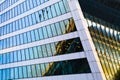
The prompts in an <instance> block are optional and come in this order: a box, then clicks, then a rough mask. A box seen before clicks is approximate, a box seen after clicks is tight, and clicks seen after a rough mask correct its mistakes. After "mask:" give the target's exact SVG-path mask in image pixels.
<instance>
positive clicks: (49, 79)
mask: <svg viewBox="0 0 120 80" xmlns="http://www.w3.org/2000/svg"><path fill="white" fill-rule="evenodd" d="M88 77H89V78H90V80H94V79H93V76H92V73H85V74H75V75H64V77H63V75H58V76H47V77H37V78H26V79H17V80H28V79H29V80H67V79H69V80H75V78H76V79H84V80H88Z"/></svg>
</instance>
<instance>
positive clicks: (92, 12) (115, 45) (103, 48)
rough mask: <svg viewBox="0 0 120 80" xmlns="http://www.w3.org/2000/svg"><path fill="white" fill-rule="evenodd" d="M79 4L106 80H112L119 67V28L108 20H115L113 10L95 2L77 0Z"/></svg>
mask: <svg viewBox="0 0 120 80" xmlns="http://www.w3.org/2000/svg"><path fill="white" fill-rule="evenodd" d="M79 2H80V5H81V8H82V10H83V14H84V17H85V18H86V21H87V24H88V29H89V31H90V34H91V37H92V40H93V42H94V45H95V48H96V51H97V53H98V56H99V59H100V62H101V65H102V68H103V71H104V74H105V76H106V79H107V80H112V78H113V76H114V74H115V73H116V72H117V70H118V69H119V67H120V27H119V25H118V23H117V24H115V22H114V21H113V22H111V19H110V18H113V19H116V18H115V16H114V15H115V14H114V10H113V9H111V8H108V7H107V6H106V5H103V4H101V3H98V2H97V1H95V0H91V1H89V0H79ZM101 2H102V1H101ZM106 2H107V1H106ZM88 3H89V4H88ZM105 9H107V10H106V11H105ZM99 11H100V12H99ZM109 12H110V13H109ZM111 12H112V13H111ZM117 12H118V11H117ZM100 13H101V14H100ZM109 15H111V16H109ZM109 17H110V18H109Z"/></svg>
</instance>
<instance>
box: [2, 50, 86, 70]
mask: <svg viewBox="0 0 120 80" xmlns="http://www.w3.org/2000/svg"><path fill="white" fill-rule="evenodd" d="M80 58H86V55H85V52H77V53H71V54H64V55H57V56H52V57H46V58H40V59H33V60H27V61H21V62H16V63H10V64H4V65H0V69H5V68H12V67H18V66H27V65H33V64H41V63H49V62H57V61H64V60H71V59H80Z"/></svg>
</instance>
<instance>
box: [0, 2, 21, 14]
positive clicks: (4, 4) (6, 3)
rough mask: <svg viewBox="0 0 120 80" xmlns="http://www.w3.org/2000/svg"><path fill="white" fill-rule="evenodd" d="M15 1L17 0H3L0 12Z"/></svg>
mask: <svg viewBox="0 0 120 80" xmlns="http://www.w3.org/2000/svg"><path fill="white" fill-rule="evenodd" d="M17 1H19V0H5V1H4V2H3V3H1V4H0V12H1V11H3V10H4V9H6V8H8V7H9V6H11V5H13V4H14V3H16V2H17Z"/></svg>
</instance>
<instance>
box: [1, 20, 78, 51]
mask: <svg viewBox="0 0 120 80" xmlns="http://www.w3.org/2000/svg"><path fill="white" fill-rule="evenodd" d="M73 31H76V27H75V24H74V21H73V19H72V18H71V19H67V20H64V21H60V22H57V23H54V24H50V25H47V26H44V27H40V28H38V29H35V30H31V31H28V32H25V33H22V34H18V35H15V36H12V37H9V38H6V39H3V40H0V45H1V46H0V50H2V49H5V48H9V47H13V46H18V45H22V44H26V43H30V42H34V41H38V40H42V39H46V38H50V37H54V36H58V35H62V34H66V33H70V32H73Z"/></svg>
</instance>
